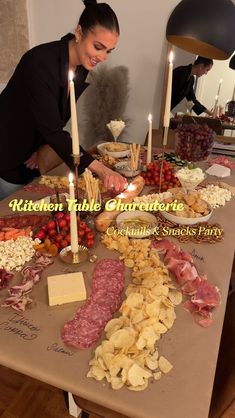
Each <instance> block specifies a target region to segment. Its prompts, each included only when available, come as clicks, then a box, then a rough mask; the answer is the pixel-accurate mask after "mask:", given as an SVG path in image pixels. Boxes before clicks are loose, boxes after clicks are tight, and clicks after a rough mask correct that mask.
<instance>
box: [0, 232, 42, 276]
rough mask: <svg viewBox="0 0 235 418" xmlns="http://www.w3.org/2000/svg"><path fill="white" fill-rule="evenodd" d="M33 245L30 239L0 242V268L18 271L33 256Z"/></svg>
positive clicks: (20, 238) (21, 238)
mask: <svg viewBox="0 0 235 418" xmlns="http://www.w3.org/2000/svg"><path fill="white" fill-rule="evenodd" d="M33 245H34V241H33V239H32V238H31V237H19V238H17V239H16V240H15V241H14V240H13V239H11V240H8V241H0V268H4V269H6V270H8V271H10V270H14V269H15V270H16V271H20V270H21V267H22V266H23V265H24V264H25V263H26V262H27V261H30V260H31V259H32V258H33V256H34V254H35V249H34V247H33Z"/></svg>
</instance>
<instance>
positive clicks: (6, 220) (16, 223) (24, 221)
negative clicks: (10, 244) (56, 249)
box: [0, 215, 51, 229]
mask: <svg viewBox="0 0 235 418" xmlns="http://www.w3.org/2000/svg"><path fill="white" fill-rule="evenodd" d="M50 219H51V216H48V215H18V216H6V217H1V218H0V229H2V228H5V227H9V228H24V227H27V226H31V227H32V228H33V229H36V228H40V227H41V226H42V225H45V224H46V223H47V222H49V220H50Z"/></svg>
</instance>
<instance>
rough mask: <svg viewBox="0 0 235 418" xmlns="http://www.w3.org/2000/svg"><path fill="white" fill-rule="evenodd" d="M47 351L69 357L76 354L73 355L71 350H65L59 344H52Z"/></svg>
mask: <svg viewBox="0 0 235 418" xmlns="http://www.w3.org/2000/svg"><path fill="white" fill-rule="evenodd" d="M47 351H54V352H55V353H60V354H66V355H67V356H73V355H74V353H72V352H71V351H69V350H65V349H64V348H63V347H62V346H61V345H59V344H57V343H52V344H51V345H49V346H48V347H47Z"/></svg>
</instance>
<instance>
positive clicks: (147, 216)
mask: <svg viewBox="0 0 235 418" xmlns="http://www.w3.org/2000/svg"><path fill="white" fill-rule="evenodd" d="M136 218H140V219H141V218H144V220H148V221H149V223H150V226H149V227H146V228H144V227H141V228H138V227H136V228H135V227H133V226H131V227H130V230H131V229H132V230H133V231H132V232H133V233H130V234H126V235H127V236H128V237H129V238H146V237H149V236H150V235H152V234H153V233H154V231H153V230H154V228H155V227H156V226H157V219H156V218H155V216H154V215H152V214H151V213H149V212H145V211H142V210H134V211H128V212H122V213H121V214H120V215H118V217H117V218H116V224H117V227H118V229H119V230H123V231H124V230H125V229H126V227H127V226H128V222H125V221H131V219H136ZM124 222H125V223H124Z"/></svg>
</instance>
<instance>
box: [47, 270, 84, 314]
mask: <svg viewBox="0 0 235 418" xmlns="http://www.w3.org/2000/svg"><path fill="white" fill-rule="evenodd" d="M47 284H48V299H49V305H50V306H54V305H62V304H63V303H68V302H76V301H80V300H85V299H86V297H87V296H86V287H85V283H84V278H83V274H82V273H81V272H76V273H69V274H59V275H57V276H48V278H47Z"/></svg>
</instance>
